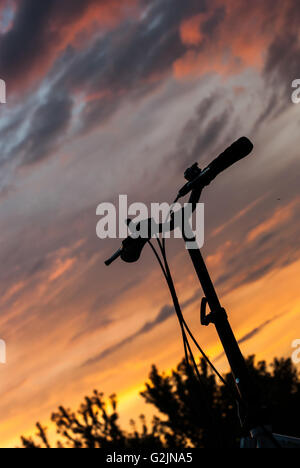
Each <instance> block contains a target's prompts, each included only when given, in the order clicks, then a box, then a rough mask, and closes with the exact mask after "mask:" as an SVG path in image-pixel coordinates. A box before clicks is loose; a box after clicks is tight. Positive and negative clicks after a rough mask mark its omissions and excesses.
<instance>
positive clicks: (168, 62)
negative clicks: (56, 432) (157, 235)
mask: <svg viewBox="0 0 300 468" xmlns="http://www.w3.org/2000/svg"><path fill="white" fill-rule="evenodd" d="M299 25H300V9H299V2H298V1H296V0H285V1H281V0H265V1H261V0H252V1H251V2H248V1H245V0H226V1H225V0H60V1H59V0H43V1H37V0H0V78H1V79H3V80H5V81H6V85H7V104H1V105H0V165H1V170H0V203H1V205H0V230H1V235H0V288H1V295H0V308H1V312H0V339H3V340H5V342H6V345H7V364H5V365H2V364H0V445H1V446H2V447H7V446H15V445H16V444H17V443H18V440H19V436H20V435H22V434H23V435H29V434H32V433H34V432H35V429H34V424H35V422H36V421H37V420H39V421H41V422H42V423H43V424H45V425H48V426H49V424H48V421H49V416H50V414H51V412H52V411H53V410H55V409H56V407H57V406H58V405H59V404H65V405H66V406H69V407H74V408H76V407H77V406H78V404H79V403H80V401H81V399H82V397H83V396H84V395H85V394H87V393H89V392H91V391H92V390H93V389H94V388H97V389H98V390H100V391H103V392H105V394H106V395H109V394H111V393H114V392H116V393H117V394H118V397H119V409H120V412H121V415H122V423H123V424H124V425H126V424H127V422H128V421H129V419H130V418H132V417H138V415H139V414H140V413H141V412H145V413H146V414H147V415H148V416H149V417H150V416H151V408H148V407H146V406H145V405H144V403H143V401H142V398H141V397H139V391H140V390H141V389H142V388H143V383H144V382H145V381H146V379H147V376H148V374H149V371H150V367H151V365H152V364H154V363H155V364H157V365H158V366H159V368H160V369H162V370H165V371H169V370H170V369H171V368H172V367H174V366H175V365H176V364H177V363H178V362H179V360H180V359H181V358H182V355H183V347H182V343H181V341H180V330H179V327H178V324H177V321H176V317H175V313H174V311H173V309H172V307H171V302H170V298H169V294H168V290H167V289H166V286H165V284H164V283H163V282H162V275H161V272H160V271H159V269H158V267H157V265H156V263H155V259H154V258H153V255H152V253H151V252H150V250H148V249H145V251H144V252H143V256H142V258H141V260H140V261H139V262H138V263H136V264H133V265H128V264H125V263H122V262H116V263H114V264H113V265H112V266H111V267H110V268H107V267H105V266H104V260H105V259H106V258H107V257H109V256H110V254H111V253H113V252H114V251H115V250H116V249H117V248H118V247H119V244H120V241H119V240H105V241H102V240H99V239H98V238H97V236H96V224H97V221H98V218H97V216H96V208H97V206H98V204H99V203H101V202H115V203H116V202H117V201H118V196H119V194H127V195H128V201H129V203H133V202H137V201H139V202H145V203H147V204H148V205H149V204H150V203H151V202H160V201H167V202H171V201H172V200H173V199H174V198H175V195H176V193H177V189H178V188H179V187H181V185H183V183H184V179H183V173H184V171H185V169H186V168H187V167H188V166H189V165H191V164H192V163H194V162H196V161H198V162H199V164H200V166H202V167H204V165H205V164H207V163H209V162H210V161H211V160H212V159H213V158H214V157H216V156H217V155H218V154H219V153H221V152H222V151H223V150H224V149H225V148H226V147H227V146H228V145H229V144H231V143H232V142H233V141H234V140H236V139H237V138H239V137H240V136H243V135H245V136H247V137H249V138H250V139H251V140H252V141H253V143H254V147H255V149H254V152H253V153H252V154H251V156H249V157H248V158H247V159H245V160H243V161H242V162H240V163H238V164H237V165H236V166H234V167H232V168H231V169H230V170H228V171H227V172H224V174H222V176H220V177H219V178H217V179H216V181H215V182H214V183H213V184H212V185H211V187H209V188H208V189H207V190H206V191H205V194H204V197H203V201H204V202H205V245H204V249H203V253H204V255H205V257H206V259H207V261H208V265H209V268H210V270H211V273H212V276H213V278H214V280H215V282H216V286H217V289H218V292H219V295H220V297H221V300H222V304H223V305H224V306H225V307H226V309H227V311H228V313H229V316H230V321H231V323H232V326H233V329H234V331H235V333H236V335H237V338H238V339H239V340H240V342H241V348H242V351H243V352H244V353H245V355H249V354H256V355H257V357H258V359H266V360H268V361H269V360H271V359H272V358H273V357H274V356H291V354H292V351H293V350H292V347H291V344H292V342H293V341H294V340H295V339H300V314H299V312H300V291H299V272H300V257H299V252H300V236H299V234H300V221H299V214H300V192H299V177H300V159H299V143H300V137H299V135H300V132H299V128H300V104H299V105H296V104H293V103H292V100H291V94H292V91H293V89H292V87H291V84H292V81H293V80H295V79H297V78H300V35H299V31H300V28H299ZM168 252H169V257H170V263H171V266H172V270H173V271H174V276H175V280H176V285H177V287H178V292H179V296H180V299H181V302H182V304H184V313H185V316H186V318H187V320H188V322H189V323H190V324H191V327H192V329H193V331H194V332H195V334H196V336H197V338H198V339H199V341H200V343H201V344H202V345H203V346H204V348H205V349H206V351H207V353H208V354H209V356H210V358H211V359H212V360H213V361H214V362H215V364H216V366H217V367H218V368H219V369H220V370H221V371H225V370H227V367H226V362H225V360H224V357H223V356H222V354H221V353H222V350H221V346H220V344H219V341H218V339H217V336H216V334H215V332H214V329H213V327H210V328H200V324H199V304H200V300H201V290H200V289H199V285H198V283H197V281H196V279H195V275H194V272H193V268H192V266H191V263H190V259H189V257H188V255H187V253H186V251H185V249H184V245H183V243H182V241H181V240H170V241H169V242H168ZM49 427H50V426H49Z"/></svg>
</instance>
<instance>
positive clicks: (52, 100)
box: [14, 93, 72, 165]
mask: <svg viewBox="0 0 300 468" xmlns="http://www.w3.org/2000/svg"><path fill="white" fill-rule="evenodd" d="M71 115H72V99H71V98H70V97H69V96H68V95H65V94H63V93H58V94H57V95H53V94H52V93H51V94H50V95H49V96H48V98H47V99H46V100H45V102H44V103H42V104H41V105H40V106H39V107H38V108H37V109H36V111H35V112H34V114H33V117H32V119H31V122H30V126H29V130H28V133H27V135H26V137H25V138H24V139H23V140H22V141H21V143H20V144H19V146H18V147H17V148H15V149H14V150H15V151H16V152H17V153H21V154H22V155H23V164H24V165H27V164H32V163H36V162H39V161H41V160H43V159H45V158H46V157H47V156H48V155H49V153H50V152H51V151H53V150H54V149H55V148H56V147H57V144H58V142H59V138H60V136H61V135H62V134H63V133H64V132H65V130H66V129H67V128H68V125H69V121H70V118H71Z"/></svg>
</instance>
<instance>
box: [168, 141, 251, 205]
mask: <svg viewBox="0 0 300 468" xmlns="http://www.w3.org/2000/svg"><path fill="white" fill-rule="evenodd" d="M252 150H253V144H252V143H251V141H250V140H248V138H246V137H241V138H239V139H238V140H237V141H236V142H234V143H233V144H232V145H231V146H229V148H227V149H226V150H225V151H224V152H223V153H221V154H220V156H218V157H217V158H216V159H214V161H212V162H211V163H210V164H209V165H208V166H207V167H206V168H205V169H203V171H201V172H200V174H199V175H198V176H197V177H195V179H193V180H191V181H190V182H188V183H187V184H185V185H184V186H183V187H182V188H181V189H180V190H179V192H178V195H177V200H178V199H179V198H181V197H184V196H185V195H187V194H188V193H189V192H190V191H191V190H194V189H195V188H198V187H199V188H201V187H202V188H203V187H205V186H207V185H209V184H210V183H211V182H212V181H213V180H214V179H215V178H216V177H217V175H218V174H220V173H221V172H223V171H225V169H228V167H230V166H232V165H233V164H234V163H236V162H237V161H240V159H243V158H245V157H246V156H248V154H250V153H251V151H252Z"/></svg>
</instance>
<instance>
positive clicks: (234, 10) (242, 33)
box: [173, 0, 289, 79]
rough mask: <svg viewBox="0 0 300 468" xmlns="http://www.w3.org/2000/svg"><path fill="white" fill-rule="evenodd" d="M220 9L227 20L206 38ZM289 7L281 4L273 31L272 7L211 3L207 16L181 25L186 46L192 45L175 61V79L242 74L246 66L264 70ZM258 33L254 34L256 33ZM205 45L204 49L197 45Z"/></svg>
mask: <svg viewBox="0 0 300 468" xmlns="http://www.w3.org/2000/svg"><path fill="white" fill-rule="evenodd" d="M218 8H225V17H224V19H222V21H220V23H219V24H218V25H217V26H215V29H214V31H213V33H212V34H211V36H205V37H204V36H203V33H202V31H201V28H202V26H203V25H204V24H205V22H207V21H209V20H213V15H214V13H215V12H216V10H217V9H218ZM288 8H289V5H286V6H284V5H283V4H281V5H280V14H278V15H274V16H273V17H272V19H273V23H272V29H270V28H269V27H267V24H268V21H269V15H270V11H269V5H268V4H263V2H255V1H254V2H253V3H251V4H247V5H245V2H243V1H241V0H235V1H232V0H230V1H228V2H226V4H225V5H224V2H223V1H221V0H212V2H211V3H210V9H209V11H208V12H206V13H205V14H201V15H196V16H194V17H193V18H190V19H189V20H186V21H184V22H183V23H182V24H181V26H180V37H181V40H182V42H183V44H185V45H187V46H190V49H189V50H188V51H187V52H186V54H185V55H184V56H183V57H181V58H179V59H178V60H176V61H175V63H174V65H173V71H174V75H175V77H177V78H179V79H181V78H184V77H186V76H189V75H191V76H199V75H203V74H206V73H210V72H215V73H218V74H220V75H222V76H229V75H231V74H234V73H237V72H239V71H241V70H242V69H243V68H245V67H254V68H258V69H261V68H262V66H263V64H264V57H265V54H266V51H267V49H268V47H269V46H270V44H271V42H272V40H273V38H274V30H275V31H280V30H281V28H282V27H283V25H284V21H285V18H286V14H287V12H288ZM253 31H255V34H254V33H253ZM201 42H203V44H204V47H203V48H202V49H201V50H197V48H195V46H197V45H199V44H200V43H201Z"/></svg>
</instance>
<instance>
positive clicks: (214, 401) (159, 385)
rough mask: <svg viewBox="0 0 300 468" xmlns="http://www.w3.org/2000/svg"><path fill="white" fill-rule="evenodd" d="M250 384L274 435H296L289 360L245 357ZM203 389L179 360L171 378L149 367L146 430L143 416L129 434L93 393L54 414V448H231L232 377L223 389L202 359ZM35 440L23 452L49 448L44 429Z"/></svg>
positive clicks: (234, 429)
mask: <svg viewBox="0 0 300 468" xmlns="http://www.w3.org/2000/svg"><path fill="white" fill-rule="evenodd" d="M247 365H248V368H249V371H250V373H251V376H252V378H253V381H254V382H255V384H256V385H257V387H258V389H259V390H260V398H261V401H260V403H261V405H262V406H267V407H268V408H269V410H270V411H269V413H270V422H271V423H272V426H273V431H275V432H278V433H281V434H285V435H291V436H295V437H299V436H300V429H299V417H298V412H299V407H300V378H299V374H298V372H297V368H296V367H295V366H294V365H293V363H292V361H291V359H283V358H282V359H277V358H276V359H274V361H273V362H272V364H271V365H269V366H267V363H266V362H265V361H261V362H259V363H257V364H255V359H254V356H250V357H249V358H248V359H247ZM199 370H200V374H201V385H199V382H198V380H197V379H196V378H195V376H194V374H193V373H192V372H191V368H190V367H189V366H187V365H186V362H185V361H182V362H181V363H180V364H179V365H178V366H177V368H176V369H175V370H173V371H172V373H171V375H166V374H164V373H160V372H159V371H158V369H157V368H156V366H153V367H152V369H151V372H150V375H149V381H148V382H147V383H146V384H145V390H144V391H143V392H142V393H141V395H142V397H143V398H144V399H145V401H146V403H148V404H151V405H153V406H154V407H155V408H156V409H157V410H158V411H159V416H155V417H154V418H153V420H152V422H151V425H150V427H148V426H147V424H146V420H145V418H144V416H141V417H140V425H141V428H140V429H138V428H137V425H136V423H135V422H134V421H131V431H125V430H123V429H121V427H120V425H119V416H118V413H117V400H116V396H115V395H112V396H111V397H110V398H109V402H108V403H106V402H105V400H104V396H103V394H102V393H99V392H97V391H94V393H93V395H92V396H91V397H86V398H85V401H84V403H83V404H82V405H81V406H80V409H79V410H78V411H77V412H76V413H75V412H72V411H71V410H69V409H65V408H64V407H59V408H58V411H57V412H56V413H54V414H53V415H52V418H51V419H52V421H53V422H54V423H55V425H56V428H57V433H58V435H59V440H58V441H57V443H56V446H58V447H65V448H67V447H68V448H104V449H114V448H115V449H116V448H117V449H153V448H154V449H156V450H159V449H163V448H186V447H196V448H211V447H214V448H216V447H223V448H235V447H238V446H239V440H240V438H241V436H242V435H243V434H242V431H241V429H240V424H239V420H238V417H237V406H236V404H235V401H234V398H233V394H234V392H235V389H234V384H233V381H232V377H231V374H227V375H226V376H225V380H226V382H227V385H224V384H223V383H218V382H217V381H216V378H215V376H214V375H213V374H212V373H211V372H210V370H209V368H208V367H207V364H206V362H205V361H203V360H201V361H200V364H199ZM37 429H38V432H37V434H36V438H35V439H34V438H29V439H28V438H25V437H21V441H22V447H23V448H50V447H51V446H50V443H49V440H48V437H47V430H46V428H43V427H42V426H41V424H39V423H38V424H37Z"/></svg>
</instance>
